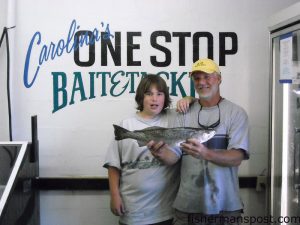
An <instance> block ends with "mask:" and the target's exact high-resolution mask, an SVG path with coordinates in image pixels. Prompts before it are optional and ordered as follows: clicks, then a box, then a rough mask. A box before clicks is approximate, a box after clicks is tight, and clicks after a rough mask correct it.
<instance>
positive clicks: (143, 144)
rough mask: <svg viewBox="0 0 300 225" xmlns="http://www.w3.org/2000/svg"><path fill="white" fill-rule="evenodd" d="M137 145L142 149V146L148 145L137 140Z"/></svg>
mask: <svg viewBox="0 0 300 225" xmlns="http://www.w3.org/2000/svg"><path fill="white" fill-rule="evenodd" d="M137 143H138V145H139V147H142V146H145V145H146V143H145V142H144V141H139V140H137Z"/></svg>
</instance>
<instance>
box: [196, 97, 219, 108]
mask: <svg viewBox="0 0 300 225" xmlns="http://www.w3.org/2000/svg"><path fill="white" fill-rule="evenodd" d="M221 100H222V97H221V96H220V95H216V96H214V97H212V98H209V99H206V98H199V104H200V105H202V106H203V107H212V106H216V105H218V103H219V102H220V101H221Z"/></svg>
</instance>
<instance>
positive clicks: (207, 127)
mask: <svg viewBox="0 0 300 225" xmlns="http://www.w3.org/2000/svg"><path fill="white" fill-rule="evenodd" d="M222 99H223V98H220V100H219V102H218V104H217V106H218V109H219V119H218V120H217V122H215V123H213V124H211V125H209V126H205V125H203V124H201V123H200V122H199V118H200V112H201V111H202V105H200V106H201V107H200V109H199V112H198V124H199V126H200V127H201V128H203V129H205V130H209V129H213V128H216V127H217V126H219V125H220V121H221V120H220V119H221V111H220V106H219V103H220V101H221V100H222Z"/></svg>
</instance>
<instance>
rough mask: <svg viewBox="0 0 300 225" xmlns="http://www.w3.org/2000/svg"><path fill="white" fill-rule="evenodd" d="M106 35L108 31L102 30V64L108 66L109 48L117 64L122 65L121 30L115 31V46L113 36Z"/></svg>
mask: <svg viewBox="0 0 300 225" xmlns="http://www.w3.org/2000/svg"><path fill="white" fill-rule="evenodd" d="M106 36H107V33H106V32H101V66H107V49H108V50H109V52H110V55H111V57H112V59H113V61H114V64H115V66H121V32H115V36H114V39H115V44H114V45H115V47H113V45H112V43H111V38H106Z"/></svg>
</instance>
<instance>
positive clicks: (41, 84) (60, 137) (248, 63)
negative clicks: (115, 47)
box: [1, 0, 297, 177]
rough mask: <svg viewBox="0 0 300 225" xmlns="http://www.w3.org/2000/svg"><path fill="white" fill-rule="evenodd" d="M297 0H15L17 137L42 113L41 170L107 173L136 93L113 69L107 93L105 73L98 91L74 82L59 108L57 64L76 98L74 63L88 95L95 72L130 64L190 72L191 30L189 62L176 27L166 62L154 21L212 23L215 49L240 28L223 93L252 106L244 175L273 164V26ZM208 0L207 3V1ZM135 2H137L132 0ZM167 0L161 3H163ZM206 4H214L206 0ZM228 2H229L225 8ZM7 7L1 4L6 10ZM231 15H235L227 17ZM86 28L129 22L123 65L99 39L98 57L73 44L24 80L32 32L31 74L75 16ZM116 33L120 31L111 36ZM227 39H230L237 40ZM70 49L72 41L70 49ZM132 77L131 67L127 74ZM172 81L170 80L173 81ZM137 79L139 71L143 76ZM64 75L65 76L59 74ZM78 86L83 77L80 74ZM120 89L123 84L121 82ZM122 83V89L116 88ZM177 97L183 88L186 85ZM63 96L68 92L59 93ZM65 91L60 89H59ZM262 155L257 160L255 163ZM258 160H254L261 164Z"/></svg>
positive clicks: (172, 25)
mask: <svg viewBox="0 0 300 225" xmlns="http://www.w3.org/2000/svg"><path fill="white" fill-rule="evenodd" d="M294 2H297V1H296V0H288V1H281V0H276V1H270V0H265V1H261V0H256V1H246V0H243V1H238V0H226V1H219V0H213V1H204V0H202V1H196V0H190V1H188V2H187V1H183V0H180V1H177V3H176V4H173V1H171V0H168V1H160V2H157V3H156V4H153V3H150V2H148V1H135V0H130V1H126V2H125V1H109V2H108V1H98V0H97V1H96V0H89V1H86V2H85V3H82V4H79V3H77V4H74V3H73V1H71V0H64V1H58V0H54V1H47V0H44V1H38V2H36V1H33V0H27V1H16V4H15V17H16V19H15V24H16V26H17V27H16V29H15V44H14V46H13V47H14V52H13V54H14V58H13V63H14V65H13V74H12V104H13V136H14V139H15V140H30V138H31V137H30V117H31V116H32V115H38V124H39V127H38V128H39V140H40V175H41V176H45V177H56V176H106V171H105V170H104V169H102V168H101V164H102V163H103V159H104V155H105V152H106V148H107V145H108V143H109V140H110V139H111V138H112V133H113V131H112V123H116V122H118V121H119V120H120V119H122V118H124V117H126V116H128V115H130V114H131V113H133V112H134V111H135V109H134V107H135V104H134V101H133V99H134V94H132V93H128V90H127V93H124V94H122V95H121V96H119V97H113V96H111V95H110V93H109V90H111V89H110V88H111V87H112V85H111V83H110V79H107V83H106V88H107V91H108V94H107V96H101V94H100V93H101V91H103V89H102V86H101V80H100V79H96V80H95V96H96V97H95V98H93V99H90V100H86V101H82V102H81V101H80V93H79V91H77V92H75V103H74V104H73V105H69V104H68V105H67V106H66V107H64V108H62V109H60V110H58V111H56V112H54V113H53V104H54V102H55V101H54V94H53V93H54V83H53V82H54V79H53V76H52V73H53V72H64V73H66V79H67V88H66V90H67V91H66V92H67V94H68V102H70V99H71V97H70V96H71V93H72V85H73V81H74V75H73V73H74V72H81V74H82V77H83V78H82V79H83V86H84V89H85V92H86V95H87V97H89V94H88V93H89V91H90V90H89V84H90V83H89V79H88V74H89V72H102V71H110V72H112V74H113V73H116V72H117V71H119V70H122V71H126V72H143V71H145V72H152V73H153V72H154V73H156V72H160V71H165V72H167V73H170V72H172V71H173V72H178V74H181V73H183V72H186V71H189V70H190V66H191V64H192V60H193V58H192V52H193V48H192V38H191V37H188V38H186V39H185V40H186V46H185V47H186V49H185V58H184V60H185V64H184V65H182V66H180V65H179V59H178V58H179V53H178V38H175V37H171V42H169V43H166V42H165V40H164V38H160V39H159V42H160V43H161V45H163V46H165V47H167V48H168V49H169V50H170V51H171V54H172V58H171V63H170V65H169V66H167V67H156V66H153V65H151V63H150V56H151V55H155V56H157V57H158V60H164V54H162V52H161V51H158V50H157V49H154V48H153V47H152V46H151V45H150V36H151V34H152V33H153V32H154V31H158V30H165V31H168V32H170V33H171V34H172V32H191V35H193V34H194V33H195V32H203V31H205V32H209V33H211V34H212V36H213V41H214V58H215V60H216V61H217V62H218V58H219V47H220V46H219V33H220V32H234V33H236V34H237V36H238V51H237V53H236V54H233V55H228V56H226V64H225V66H221V71H222V74H223V83H222V95H223V96H224V97H225V98H228V99H230V100H232V101H233V102H236V103H237V104H240V105H241V106H243V107H244V108H245V109H246V111H247V113H248V115H249V120H250V150H251V159H250V160H249V161H247V162H245V163H243V165H242V166H241V172H240V174H241V175H244V176H247V175H250V176H252V175H257V174H259V173H261V172H262V171H263V170H264V169H265V168H266V163H265V162H266V160H267V144H268V94H269V90H268V79H269V73H268V68H269V67H268V63H269V59H268V56H269V53H268V45H269V40H268V37H269V35H268V28H267V25H268V24H267V21H268V18H269V16H270V15H271V14H273V13H274V12H276V11H278V10H280V9H282V8H284V7H286V6H289V5H291V4H292V3H294ZM204 3H205V4H204ZM129 5H130V7H129ZM157 5H159V7H157ZM203 5H205V7H203ZM224 9H226V10H224ZM1 15H2V14H1ZM225 18H226V19H225ZM74 19H75V20H76V22H77V25H78V26H80V28H78V29H76V30H91V31H92V30H94V29H97V30H100V31H103V30H104V28H103V27H102V26H101V22H103V23H104V27H105V26H106V24H108V23H109V26H110V31H111V32H112V34H115V33H114V32H121V55H122V58H121V65H120V66H115V65H114V63H113V61H112V59H111V57H110V56H108V61H109V63H108V65H107V66H102V65H101V55H100V52H101V48H100V42H97V43H96V44H95V63H94V64H93V65H92V66H89V67H83V66H78V65H76V64H75V62H74V58H73V53H70V54H68V53H66V51H64V52H63V54H62V55H61V56H55V58H54V59H53V60H50V59H49V60H48V61H47V62H44V63H43V64H42V65H41V66H40V70H39V73H38V76H37V78H36V80H35V82H34V83H33V85H32V86H31V87H25V85H24V82H23V79H24V68H25V60H26V54H27V52H28V49H29V45H30V42H31V40H32V38H33V35H34V34H35V33H36V32H40V35H41V36H40V38H41V40H40V41H41V43H40V44H38V43H37V39H35V40H34V41H33V48H32V52H31V55H30V60H28V62H29V64H28V65H29V69H28V83H30V82H31V80H32V79H33V77H34V74H35V71H36V68H37V66H38V63H39V56H40V52H41V50H42V47H43V46H44V47H45V46H46V47H47V48H48V49H49V48H50V46H51V43H52V44H54V45H55V46H57V43H58V42H59V40H63V41H64V42H65V43H66V41H67V35H68V31H69V28H70V24H71V21H72V20H74ZM133 31H138V32H141V36H140V37H139V36H137V37H134V39H133V40H134V43H135V44H139V45H140V49H137V50H134V51H133V52H134V56H133V57H134V60H139V61H141V66H127V65H126V60H127V54H126V51H127V41H126V34H127V33H128V32H133ZM111 40H112V41H114V39H111ZM231 45H232V43H231V39H226V48H227V49H230V48H231V47H232V46H231ZM207 48H208V47H207V45H206V42H205V41H203V40H202V41H201V42H200V56H206V52H207ZM64 50H65V49H64ZM80 54H81V55H80V58H81V60H87V59H88V58H89V57H88V51H87V47H85V48H81V50H80ZM183 80H184V81H183V85H184V89H185V91H186V92H187V94H189V89H190V86H189V80H188V77H187V76H185V77H184V79H183ZM127 81H128V78H124V77H122V82H123V84H124V83H125V82H127ZM167 82H168V84H169V85H171V81H170V80H168V81H167ZM137 83H138V79H137V80H136V81H135V83H134V84H135V85H136V84H137ZM59 85H61V84H59ZM77 86H78V83H77ZM118 90H121V86H120V85H119V86H118ZM114 91H115V90H114ZM177 93H178V94H179V96H178V97H174V100H175V101H176V100H177V99H178V98H179V97H181V96H180V93H179V89H177ZM59 94H60V96H61V95H62V92H60V93H59ZM60 100H61V99H60ZM254 162H255V164H254ZM254 165H255V166H254Z"/></svg>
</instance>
